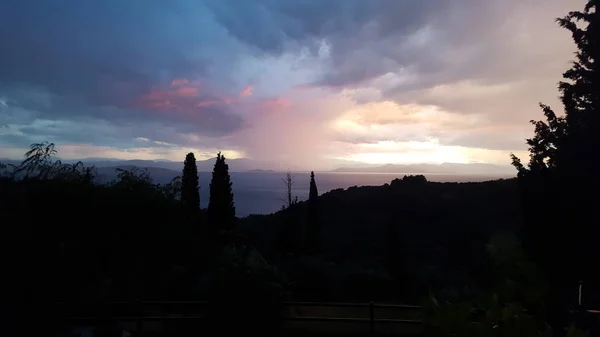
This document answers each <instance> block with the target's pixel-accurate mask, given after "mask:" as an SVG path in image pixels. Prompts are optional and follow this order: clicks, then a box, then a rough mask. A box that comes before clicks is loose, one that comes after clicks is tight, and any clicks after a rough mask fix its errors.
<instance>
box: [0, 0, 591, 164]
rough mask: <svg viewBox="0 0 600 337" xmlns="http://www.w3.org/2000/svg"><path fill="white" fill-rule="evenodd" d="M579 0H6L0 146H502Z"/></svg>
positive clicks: (355, 152)
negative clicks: (561, 19) (561, 22)
mask: <svg viewBox="0 0 600 337" xmlns="http://www.w3.org/2000/svg"><path fill="white" fill-rule="evenodd" d="M583 5H584V0H573V1H569V2H566V1H562V0H527V1H518V0H507V1H494V2H490V1H479V0H457V1H450V0H431V1H388V0H370V1H363V0H329V1H318V0H288V1H279V0H245V1H235V0H205V1H192V0H173V1H169V2H160V1H159V2H152V1H150V2H136V1H133V2H132V1H125V2H123V1H117V0H106V1H101V2H85V1H76V2H69V4H68V5H66V4H64V3H63V2H61V1H58V0H31V1H27V2H23V1H17V0H9V1H8V2H6V3H4V4H3V8H2V11H1V12H0V43H1V45H2V47H3V52H2V53H0V125H3V126H4V127H2V128H0V147H1V148H2V149H3V150H6V151H5V152H3V153H15V150H14V149H17V148H18V149H22V148H25V147H26V146H27V144H28V143H31V142H33V141H39V140H50V141H54V142H56V143H57V144H58V146H59V150H60V149H61V148H63V147H64V146H73V147H72V148H68V149H69V151H70V152H69V153H70V154H72V155H75V154H78V153H82V152H81V151H84V150H83V149H86V148H87V149H89V151H92V152H94V153H95V154H96V155H98V156H100V155H101V152H102V151H106V153H107V156H108V154H111V156H113V155H123V156H127V157H128V158H129V157H130V156H133V155H135V153H138V155H139V157H140V158H143V157H152V156H157V155H164V156H167V157H169V158H172V157H175V156H176V155H179V154H180V153H182V152H181V151H183V149H195V151H197V152H198V153H211V152H212V151H217V150H225V151H232V153H236V154H238V155H242V154H243V155H246V156H249V157H252V158H256V159H269V160H276V161H281V162H285V163H290V165H292V164H293V163H295V164H297V165H298V166H302V165H304V166H309V165H308V163H309V164H310V166H311V167H305V168H312V169H318V168H319V167H325V166H327V165H326V164H327V163H328V160H330V159H332V158H341V157H344V158H354V159H358V158H363V159H364V160H370V161H381V160H385V158H388V159H389V160H390V161H398V160H406V161H411V160H413V159H415V160H417V159H418V160H425V159H427V160H433V159H431V158H432V157H431V156H432V153H437V155H438V157H444V158H451V157H453V156H454V158H455V160H459V161H463V160H471V159H472V158H471V157H473V158H475V159H473V160H481V161H486V160H489V161H501V160H504V159H501V158H503V157H502V156H505V157H506V160H507V161H508V157H507V155H508V152H510V151H522V150H525V149H526V145H525V143H524V141H523V139H524V138H525V137H527V136H528V135H530V134H531V132H532V130H531V126H530V125H529V124H528V120H530V119H532V118H539V116H541V114H540V112H539V109H538V107H537V103H538V102H539V101H544V102H546V103H550V104H552V105H556V104H557V103H558V102H557V99H556V97H557V95H558V93H557V91H556V84H555V83H556V82H557V81H558V80H559V77H560V74H561V72H562V71H564V70H565V69H566V68H567V67H568V60H569V59H571V58H572V51H573V45H572V43H571V42H570V40H569V35H568V33H567V32H565V31H564V30H561V29H560V28H558V27H557V26H556V24H555V23H554V18H555V17H557V16H561V15H564V14H565V13H566V12H568V11H569V10H574V9H578V8H582V6H583ZM557 110H559V109H557ZM390 144H393V145H390ZM420 146H424V148H421V147H420ZM7 149H12V150H10V151H8V150H7ZM440 149H442V150H440ZM136 151H138V152H136ZM436 151H437V152H436ZM440 151H442V152H440ZM444 151H445V152H444ZM469 151H470V152H469ZM486 151H487V152H486ZM501 154H502V155H501ZM386 156H387V157H386ZM411 156H412V157H411ZM428 156H429V157H428ZM411 158H412V159H411Z"/></svg>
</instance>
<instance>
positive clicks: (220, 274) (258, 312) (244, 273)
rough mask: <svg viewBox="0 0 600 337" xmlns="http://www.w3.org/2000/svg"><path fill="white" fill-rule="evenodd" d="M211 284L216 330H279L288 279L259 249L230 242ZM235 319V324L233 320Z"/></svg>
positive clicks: (257, 331)
mask: <svg viewBox="0 0 600 337" xmlns="http://www.w3.org/2000/svg"><path fill="white" fill-rule="evenodd" d="M215 267H216V270H215V271H214V272H213V274H212V275H213V278H212V282H211V283H212V285H211V286H210V290H209V291H210V295H209V296H210V307H209V312H208V317H209V320H210V321H211V322H212V323H213V324H215V329H214V331H219V332H220V333H222V334H224V335H227V336H228V335H230V334H231V333H234V332H240V329H241V330H243V332H245V333H269V332H275V331H276V329H277V328H278V326H279V324H280V323H281V321H282V317H283V316H282V315H283V309H284V307H283V303H284V301H286V300H288V299H289V292H288V291H287V289H286V288H287V281H286V280H285V278H284V277H283V276H282V275H281V274H280V273H279V272H278V271H277V269H275V268H274V267H272V266H270V265H269V264H268V263H267V262H266V261H265V259H263V257H262V256H261V255H260V253H258V251H256V250H255V249H253V248H251V247H248V246H245V245H239V246H234V245H228V246H226V247H224V248H223V250H222V251H221V254H220V257H219V259H218V262H217V264H216V266H215ZM231 322H235V324H231Z"/></svg>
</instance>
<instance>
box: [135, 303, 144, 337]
mask: <svg viewBox="0 0 600 337" xmlns="http://www.w3.org/2000/svg"><path fill="white" fill-rule="evenodd" d="M135 312H136V321H135V332H136V337H141V336H142V334H143V333H144V325H143V323H144V322H143V320H142V301H141V300H140V299H139V298H138V299H136V300H135Z"/></svg>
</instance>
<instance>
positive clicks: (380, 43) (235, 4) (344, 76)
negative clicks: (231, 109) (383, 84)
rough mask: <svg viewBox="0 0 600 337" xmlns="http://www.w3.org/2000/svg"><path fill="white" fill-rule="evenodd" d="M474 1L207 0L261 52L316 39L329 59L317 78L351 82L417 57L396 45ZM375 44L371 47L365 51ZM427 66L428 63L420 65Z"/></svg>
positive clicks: (219, 19)
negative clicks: (325, 48) (326, 48)
mask: <svg viewBox="0 0 600 337" xmlns="http://www.w3.org/2000/svg"><path fill="white" fill-rule="evenodd" d="M474 3H475V4H476V3H477V1H474V0H459V1H450V0H428V1H420V0H407V1H395V0H371V1H363V0H330V1H318V0H290V1H279V0H248V1H235V0H212V1H208V2H207V5H208V7H209V8H210V9H211V10H212V11H213V12H214V13H215V18H216V21H217V22H219V23H220V24H222V25H223V26H224V27H226V28H227V31H228V32H229V33H230V34H231V35H233V36H235V37H236V38H238V39H239V40H241V41H243V42H245V43H247V44H249V45H253V46H255V47H257V48H259V49H260V50H262V51H265V52H267V53H281V52H283V51H285V50H287V49H290V48H294V47H299V46H302V47H306V46H310V47H312V48H310V49H311V51H312V52H313V53H316V52H318V50H319V47H320V46H321V43H322V42H325V43H327V44H328V45H329V46H330V47H331V55H330V56H331V64H330V67H329V69H327V71H326V72H325V73H324V74H322V76H321V79H320V80H319V81H318V82H317V83H319V84H325V85H333V86H337V85H344V84H353V83H356V82H359V81H361V80H365V79H369V78H372V77H375V76H378V75H381V74H385V73H386V72H388V71H391V70H397V69H398V68H399V67H402V66H403V65H404V64H412V63H413V62H416V61H418V60H420V59H421V60H422V55H416V54H415V53H414V52H413V51H411V50H402V49H401V48H399V45H400V44H402V43H403V42H405V40H407V38H408V37H409V36H410V35H412V34H414V33H415V32H417V31H418V30H419V29H422V28H424V27H427V26H428V25H430V24H432V23H434V24H435V23H437V21H441V18H443V16H445V15H447V12H448V11H449V10H451V9H454V8H456V7H461V6H465V7H468V6H470V5H473V4H474ZM372 46H376V49H375V50H371V49H370V48H371V47H372ZM424 66H426V67H427V66H432V65H424Z"/></svg>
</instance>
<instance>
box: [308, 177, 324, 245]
mask: <svg viewBox="0 0 600 337" xmlns="http://www.w3.org/2000/svg"><path fill="white" fill-rule="evenodd" d="M307 225H308V227H307V229H306V241H307V242H306V246H307V247H306V248H307V250H308V252H309V253H312V254H316V253H318V252H319V250H320V248H321V247H320V242H319V231H320V226H319V191H318V190H317V183H316V182H315V173H314V172H312V171H311V172H310V191H309V194H308V217H307Z"/></svg>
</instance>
